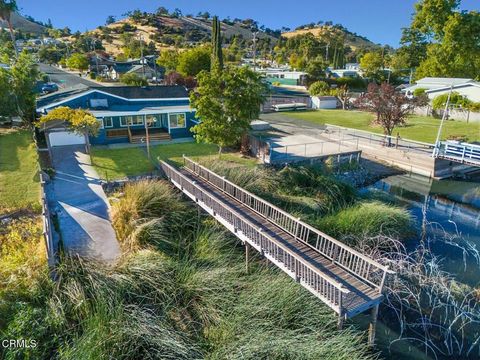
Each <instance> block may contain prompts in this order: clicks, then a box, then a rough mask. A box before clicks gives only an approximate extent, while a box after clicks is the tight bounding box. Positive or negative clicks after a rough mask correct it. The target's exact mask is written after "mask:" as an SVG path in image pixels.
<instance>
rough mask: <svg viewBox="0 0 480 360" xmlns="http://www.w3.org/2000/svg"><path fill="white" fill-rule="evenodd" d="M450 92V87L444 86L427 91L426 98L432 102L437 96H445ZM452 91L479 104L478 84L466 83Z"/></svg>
mask: <svg viewBox="0 0 480 360" xmlns="http://www.w3.org/2000/svg"><path fill="white" fill-rule="evenodd" d="M449 91H450V86H444V87H441V88H437V89H431V90H427V91H426V94H427V95H428V98H429V99H431V100H433V99H434V98H436V97H437V96H439V95H443V94H447V93H448V92H449ZM453 91H455V92H457V93H459V94H460V95H462V96H463V97H465V98H467V99H468V100H470V101H473V102H480V82H475V81H472V82H468V83H464V84H458V85H454V86H453Z"/></svg>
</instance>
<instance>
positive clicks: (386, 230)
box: [315, 201, 413, 245]
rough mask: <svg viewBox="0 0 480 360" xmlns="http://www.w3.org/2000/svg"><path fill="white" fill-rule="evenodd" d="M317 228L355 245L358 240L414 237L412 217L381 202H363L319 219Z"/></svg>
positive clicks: (400, 209) (397, 208) (402, 210)
mask: <svg viewBox="0 0 480 360" xmlns="http://www.w3.org/2000/svg"><path fill="white" fill-rule="evenodd" d="M315 224H316V226H317V227H318V228H319V229H321V230H323V231H325V232H327V233H328V234H329V235H331V236H334V237H338V238H341V239H344V240H345V241H347V242H349V243H350V244H351V245H355V239H356V238H369V237H375V236H378V235H385V236H388V237H393V238H404V237H405V236H407V235H409V234H412V231H413V230H412V218H411V216H410V214H409V212H408V211H407V210H405V209H402V208H399V207H396V206H394V205H386V204H383V203H381V202H378V201H364V202H360V203H357V204H355V205H354V206H351V207H348V208H345V209H343V210H341V211H339V212H337V213H335V214H332V215H328V216H325V217H322V218H318V219H317V220H316V222H315Z"/></svg>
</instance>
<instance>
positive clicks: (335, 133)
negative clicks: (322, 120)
mask: <svg viewBox="0 0 480 360" xmlns="http://www.w3.org/2000/svg"><path fill="white" fill-rule="evenodd" d="M325 126H327V128H326V129H325V131H324V132H323V133H322V134H323V135H325V136H328V137H329V138H337V139H342V140H345V138H346V137H347V136H349V137H354V138H356V139H357V146H358V145H359V143H360V144H362V143H363V144H376V145H380V146H388V147H391V148H396V149H399V150H403V151H406V152H411V151H413V152H419V153H423V154H428V155H431V154H432V152H433V149H434V148H435V145H434V144H431V143H426V142H422V141H415V140H410V139H403V138H401V137H398V136H389V135H382V134H376V133H373V132H371V131H365V130H358V129H351V128H346V127H343V126H338V125H331V124H325ZM347 139H348V138H347Z"/></svg>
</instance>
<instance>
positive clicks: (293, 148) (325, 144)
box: [269, 137, 358, 163]
mask: <svg viewBox="0 0 480 360" xmlns="http://www.w3.org/2000/svg"><path fill="white" fill-rule="evenodd" d="M356 149H358V138H354V137H350V138H347V139H345V138H344V139H339V140H338V141H336V142H335V143H332V142H331V141H315V142H311V143H301V144H289V145H284V146H282V145H271V146H270V156H269V159H270V162H271V163H273V162H278V161H288V160H291V159H295V158H300V159H307V158H309V157H310V158H311V157H315V156H322V155H334V154H337V153H340V152H342V150H343V152H346V151H348V150H352V151H354V150H356Z"/></svg>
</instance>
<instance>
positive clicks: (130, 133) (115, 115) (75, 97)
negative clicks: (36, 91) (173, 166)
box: [37, 86, 198, 146]
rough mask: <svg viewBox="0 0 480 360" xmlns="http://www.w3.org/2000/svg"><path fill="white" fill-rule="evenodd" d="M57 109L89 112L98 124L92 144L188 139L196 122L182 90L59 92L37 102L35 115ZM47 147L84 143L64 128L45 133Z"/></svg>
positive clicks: (121, 88)
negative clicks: (85, 110)
mask: <svg viewBox="0 0 480 360" xmlns="http://www.w3.org/2000/svg"><path fill="white" fill-rule="evenodd" d="M59 106H68V107H70V108H75V109H87V110H89V111H90V112H91V113H92V114H93V115H94V116H95V117H96V118H97V120H98V121H99V122H100V128H101V129H100V133H99V135H98V136H97V137H92V138H90V142H91V143H92V144H102V145H106V144H114V143H128V142H131V143H135V142H143V141H145V138H146V131H147V127H148V132H149V136H150V139H151V140H152V141H153V140H170V139H174V138H187V137H191V136H192V134H191V132H190V128H191V127H192V126H194V125H195V124H196V123H198V122H197V120H195V111H194V110H193V109H192V108H191V107H190V102H189V97H188V92H187V90H186V89H185V88H184V87H182V86H154V87H134V86H115V87H92V88H86V89H79V90H72V91H66V92H58V93H55V94H53V95H50V96H45V97H42V98H39V99H38V100H37V112H39V113H41V114H46V113H48V112H49V111H51V110H52V109H54V108H56V107H59ZM45 131H46V132H47V133H48V136H47V138H48V141H49V144H50V146H60V145H74V144H79V143H80V144H81V143H83V142H84V140H85V139H82V137H81V136H80V137H79V136H78V135H74V134H71V133H69V132H67V131H66V129H65V126H64V124H58V126H57V125H56V126H54V127H53V128H49V129H45Z"/></svg>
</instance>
